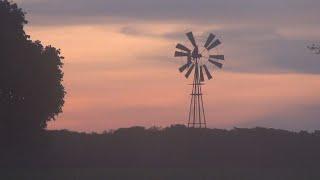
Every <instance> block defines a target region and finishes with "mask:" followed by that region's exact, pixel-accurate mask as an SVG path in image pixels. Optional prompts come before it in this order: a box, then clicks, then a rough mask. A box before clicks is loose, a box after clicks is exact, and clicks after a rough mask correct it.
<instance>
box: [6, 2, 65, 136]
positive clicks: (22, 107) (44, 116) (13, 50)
mask: <svg viewBox="0 0 320 180" xmlns="http://www.w3.org/2000/svg"><path fill="white" fill-rule="evenodd" d="M26 24H27V21H26V19H25V13H24V12H23V11H22V9H21V8H19V7H18V6H17V4H15V3H12V2H9V1H7V0H0V27H1V28H0V132H5V133H16V132H18V131H19V132H21V131H25V132H35V131H38V130H41V129H44V128H46V126H47V122H48V121H50V120H53V119H55V117H56V116H57V115H58V114H59V113H61V112H62V106H63V104H64V96H65V93H66V92H65V89H64V87H63V85H62V79H63V72H62V66H63V63H62V59H63V57H62V56H61V55H60V50H59V49H56V48H54V47H52V46H43V45H42V44H41V42H40V41H32V40H31V39H30V36H28V35H27V34H26V33H25V31H24V29H23V28H24V25H26Z"/></svg>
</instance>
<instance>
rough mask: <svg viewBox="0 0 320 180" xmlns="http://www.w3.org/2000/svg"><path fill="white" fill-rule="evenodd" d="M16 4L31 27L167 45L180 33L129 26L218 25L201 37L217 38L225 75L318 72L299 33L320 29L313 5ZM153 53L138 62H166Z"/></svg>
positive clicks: (280, 1) (259, 0) (169, 1)
mask: <svg viewBox="0 0 320 180" xmlns="http://www.w3.org/2000/svg"><path fill="white" fill-rule="evenodd" d="M21 5H22V7H24V9H26V10H27V12H29V16H30V18H31V20H32V21H31V25H37V24H38V25H46V24H55V25H57V24H60V25H63V24H87V23H118V24H121V25H122V26H123V27H122V28H120V29H119V32H120V33H123V34H126V35H130V36H143V37H153V38H166V39H168V40H171V41H172V43H173V46H174V43H175V42H185V37H184V35H183V34H184V33H185V30H176V31H173V32H169V33H164V34H159V33H155V32H149V31H148V30H145V29H143V28H141V26H140V27H138V25H137V26H136V25H135V23H136V22H139V21H146V22H147V24H149V25H150V24H152V23H157V22H159V21H165V22H170V21H173V22H174V24H176V23H185V24H186V26H188V24H189V27H190V28H193V29H198V28H199V29H201V28H203V27H206V26H208V27H210V26H211V25H217V26H222V29H219V28H218V29H213V30H209V31H207V32H205V33H204V34H207V33H208V32H214V33H216V34H217V35H219V37H221V38H222V41H223V43H224V44H225V46H223V53H224V54H225V55H226V57H227V62H226V66H225V70H227V71H237V72H252V73H288V72H298V73H320V60H319V56H316V55H314V54H312V53H311V52H310V51H308V49H307V48H306V47H307V46H308V45H309V44H311V43H312V42H313V41H314V40H315V39H312V38H314V37H306V35H308V31H307V30H304V29H310V28H313V29H319V30H320V25H319V24H320V23H319V22H320V20H319V18H318V17H319V9H318V7H320V1H319V0H304V1H301V0H268V1H263V0H198V1H194V0H107V1H102V0H91V1H87V0H68V1H63V0H53V1H49V0H42V1H33V0H30V1H28V0H26V1H23V2H21ZM127 24H128V25H127ZM283 28H286V29H289V30H290V31H293V32H295V31H296V32H298V31H300V32H302V35H300V36H301V37H286V36H285V35H284V34H281V33H279V29H283ZM154 31H156V29H155V30H154ZM317 37H320V35H319V36H317ZM172 48H174V47H172ZM159 53H161V54H156V52H155V55H154V57H150V56H148V57H144V55H141V56H143V57H139V58H140V59H141V61H142V60H144V59H146V58H148V59H153V60H154V59H159V61H164V60H165V59H167V58H172V52H171V49H167V50H166V51H165V53H166V54H165V53H163V52H159Z"/></svg>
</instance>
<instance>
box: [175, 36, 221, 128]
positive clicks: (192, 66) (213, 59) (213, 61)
mask: <svg viewBox="0 0 320 180" xmlns="http://www.w3.org/2000/svg"><path fill="white" fill-rule="evenodd" d="M186 35H187V37H188V39H189V41H190V42H191V44H192V46H193V50H192V51H191V50H190V49H191V48H188V47H186V46H185V45H182V44H180V43H178V44H177V46H176V48H177V49H178V51H176V52H175V54H174V56H175V57H187V61H186V64H184V65H182V66H181V67H180V68H179V71H180V72H181V73H182V72H184V71H185V70H187V72H186V74H185V77H186V78H189V76H190V75H191V73H192V72H194V73H193V83H192V92H191V103H190V110H189V119H188V127H193V128H196V127H198V128H203V127H204V128H206V126H207V125H206V117H205V111H204V106H203V97H202V89H201V86H202V85H203V83H202V82H204V81H205V78H204V73H205V75H206V76H207V78H208V80H210V79H212V75H211V73H210V71H209V68H208V66H209V65H214V66H216V67H218V68H220V69H221V68H222V63H221V61H222V60H224V55H209V57H206V56H204V55H203V54H202V52H203V51H202V52H201V53H200V52H199V47H198V45H197V43H196V40H195V38H194V36H193V33H192V32H188V33H187V34H186ZM220 44H221V42H220V40H219V39H215V35H213V34H211V33H210V34H209V37H208V38H207V41H206V42H205V43H203V46H204V48H205V49H204V51H207V53H208V54H209V51H210V50H212V49H214V48H215V47H217V46H218V45H220ZM202 57H204V58H207V59H208V60H207V61H205V62H201V63H199V60H200V59H201V58H202ZM193 70H194V71H193Z"/></svg>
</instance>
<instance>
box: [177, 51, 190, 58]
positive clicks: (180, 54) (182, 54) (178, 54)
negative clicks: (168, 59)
mask: <svg viewBox="0 0 320 180" xmlns="http://www.w3.org/2000/svg"><path fill="white" fill-rule="evenodd" d="M189 54H190V53H186V52H180V51H176V52H175V53H174V57H183V56H189Z"/></svg>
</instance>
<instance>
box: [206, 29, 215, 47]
mask: <svg viewBox="0 0 320 180" xmlns="http://www.w3.org/2000/svg"><path fill="white" fill-rule="evenodd" d="M215 37H216V36H215V35H213V34H212V33H210V34H209V37H208V39H207V41H206V43H205V44H204V47H205V48H208V46H209V45H210V43H211V42H212V40H213V39H214V38H215Z"/></svg>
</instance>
